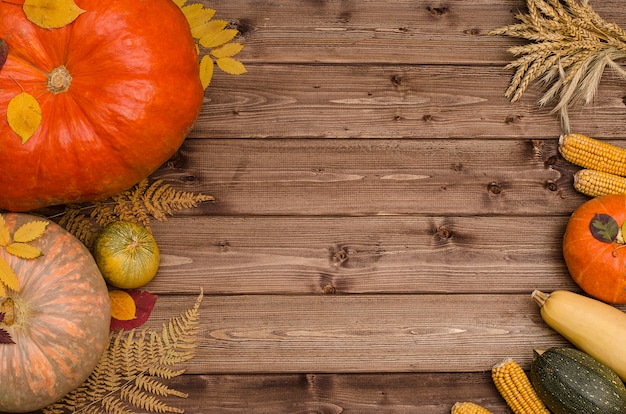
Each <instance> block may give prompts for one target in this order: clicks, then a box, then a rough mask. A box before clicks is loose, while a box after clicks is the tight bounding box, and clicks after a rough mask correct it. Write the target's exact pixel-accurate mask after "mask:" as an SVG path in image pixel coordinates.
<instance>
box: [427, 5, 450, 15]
mask: <svg viewBox="0 0 626 414" xmlns="http://www.w3.org/2000/svg"><path fill="white" fill-rule="evenodd" d="M426 10H428V13H430V14H431V15H433V16H435V17H441V16H443V15H444V14H446V13H448V12H449V11H450V9H449V8H448V7H447V6H441V7H432V6H428V7H427V8H426Z"/></svg>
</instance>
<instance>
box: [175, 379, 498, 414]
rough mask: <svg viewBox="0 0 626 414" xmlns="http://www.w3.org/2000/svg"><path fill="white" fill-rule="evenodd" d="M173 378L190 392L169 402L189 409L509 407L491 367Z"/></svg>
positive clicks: (417, 413) (421, 413) (442, 410)
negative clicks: (482, 370)
mask: <svg viewBox="0 0 626 414" xmlns="http://www.w3.org/2000/svg"><path fill="white" fill-rule="evenodd" d="M173 384H174V385H175V386H176V387H178V388H184V389H186V390H188V392H189V394H190V396H189V398H188V399H171V403H172V404H173V405H174V404H175V406H177V407H181V408H184V409H185V412H190V413H201V412H207V413H215V412H227V413H246V414H247V413H250V412H254V413H267V414H275V413H294V414H295V413H303V412H307V413H310V412H315V413H320V414H321V413H324V414H333V413H386V414H391V413H399V412H400V413H414V414H449V413H450V408H451V407H452V405H453V404H454V402H456V401H474V402H476V403H480V404H482V405H483V406H485V407H486V408H489V409H490V410H491V411H492V413H493V414H509V413H510V411H509V410H508V409H507V408H506V407H503V406H502V399H501V397H500V396H499V395H498V393H497V391H496V389H495V387H494V386H493V384H492V383H491V377H490V375H489V373H467V374H446V373H443V374H437V375H433V374H430V373H406V374H384V375H376V374H282V375H274V374H268V375H186V376H184V377H182V378H178V379H176V380H175V381H173ZM243 395H245V396H246V398H242V396H243Z"/></svg>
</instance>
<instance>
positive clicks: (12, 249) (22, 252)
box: [6, 243, 42, 260]
mask: <svg viewBox="0 0 626 414" xmlns="http://www.w3.org/2000/svg"><path fill="white" fill-rule="evenodd" d="M6 249H7V252H8V253H10V254H12V255H13V256H17V257H20V258H22V259H29V260H30V259H36V258H38V257H39V256H41V255H42V253H41V250H39V249H38V248H36V247H35V246H31V245H30V244H28V243H11V244H9V245H8V246H7V247H6Z"/></svg>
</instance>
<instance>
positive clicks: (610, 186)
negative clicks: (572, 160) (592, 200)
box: [574, 169, 626, 197]
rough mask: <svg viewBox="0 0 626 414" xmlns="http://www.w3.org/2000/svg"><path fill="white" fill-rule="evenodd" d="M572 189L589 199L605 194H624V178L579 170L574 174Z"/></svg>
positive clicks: (625, 190) (600, 172)
mask: <svg viewBox="0 0 626 414" xmlns="http://www.w3.org/2000/svg"><path fill="white" fill-rule="evenodd" d="M574 188H575V189H576V191H578V192H579V193H583V194H585V195H588V196H590V197H600V196H603V195H605V194H626V178H624V177H620V176H618V175H615V174H609V173H606V172H602V171H596V170H586V169H585V170H580V171H577V172H576V174H574Z"/></svg>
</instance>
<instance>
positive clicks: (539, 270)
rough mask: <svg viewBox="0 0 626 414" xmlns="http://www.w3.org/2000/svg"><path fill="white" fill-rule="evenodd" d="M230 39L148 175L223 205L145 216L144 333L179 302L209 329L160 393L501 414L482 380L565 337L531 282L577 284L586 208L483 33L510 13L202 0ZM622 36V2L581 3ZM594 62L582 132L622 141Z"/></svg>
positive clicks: (442, 6)
mask: <svg viewBox="0 0 626 414" xmlns="http://www.w3.org/2000/svg"><path fill="white" fill-rule="evenodd" d="M206 4H207V6H209V7H213V8H215V9H217V10H218V14H217V16H218V17H219V18H224V19H228V20H230V21H231V22H232V24H233V25H235V27H237V28H239V30H240V31H241V32H242V41H243V42H244V43H245V44H246V47H245V49H244V51H243V52H242V53H241V55H240V57H241V59H242V60H243V61H244V62H245V64H246V66H247V68H248V70H249V73H247V74H246V75H244V76H241V77H237V78H233V77H231V76H227V75H224V74H220V73H218V74H216V77H215V78H214V80H213V82H212V85H211V86H210V87H209V89H208V91H207V94H206V102H205V105H204V110H203V112H202V114H201V116H200V119H199V120H198V122H197V125H196V128H195V129H194V130H193V132H192V133H191V136H190V138H189V139H188V140H187V141H186V143H185V144H184V145H183V147H182V148H181V150H180V151H179V153H178V154H177V156H176V157H175V158H173V159H172V160H171V161H170V162H169V163H167V164H166V165H165V166H163V168H161V169H160V170H159V171H158V172H157V174H155V176H156V177H160V178H165V179H167V180H170V182H172V183H175V186H176V187H177V188H181V189H186V190H189V191H198V192H203V193H205V194H210V195H213V196H215V197H216V201H215V202H214V203H207V204H203V205H202V206H201V207H199V208H197V209H193V210H190V211H188V212H186V213H185V214H182V215H177V216H176V217H174V218H173V219H171V220H170V221H168V222H166V223H158V224H157V225H155V233H156V236H157V239H158V240H159V241H160V245H161V247H162V250H163V253H164V260H163V264H162V267H161V270H160V272H159V275H158V276H157V278H156V279H155V280H154V282H153V283H152V284H151V285H149V286H148V288H149V289H150V290H151V291H153V292H155V293H157V294H159V298H160V299H159V304H158V307H157V310H156V313H155V315H154V316H153V320H152V321H151V323H155V324H158V323H161V322H164V321H165V320H166V318H167V317H169V315H171V314H174V313H175V312H176V311H177V310H180V309H184V308H185V306H186V305H188V304H189V303H192V301H193V299H194V298H195V295H197V292H198V290H199V289H200V288H202V289H203V290H204V293H205V299H204V301H203V306H202V315H203V334H202V340H201V344H200V348H199V354H198V356H197V357H196V358H195V360H194V361H193V363H192V364H191V365H190V366H189V372H188V375H185V376H183V377H182V378H179V379H177V380H176V381H175V385H177V386H179V387H181V388H184V389H186V390H187V391H188V392H189V393H190V397H189V398H188V399H187V400H184V401H175V403H177V404H179V406H182V407H184V408H185V409H186V410H187V412H193V413H201V412H207V413H208V412H215V413H218V412H228V413H243V412H246V413H247V412H259V413H279V412H280V413H297V412H319V413H339V412H347V413H348V412H349V413H366V412H372V413H399V412H402V413H425V414H430V413H432V414H435V413H448V412H449V411H450V408H451V406H452V404H453V403H454V402H455V401H458V400H472V401H475V402H478V403H481V404H483V405H484V406H486V407H488V408H489V409H490V410H492V411H493V412H494V413H496V414H497V413H508V412H509V410H508V408H507V407H506V405H505V404H504V402H503V401H502V399H501V398H500V396H499V395H498V394H497V392H496V391H495V389H494V387H493V385H492V383H491V380H490V376H489V371H490V368H491V367H492V365H494V364H495V363H497V362H499V361H500V360H501V359H503V358H505V357H513V358H515V359H517V360H518V361H520V363H521V364H522V365H523V366H524V367H525V368H527V367H528V366H529V363H530V360H531V355H532V350H533V349H534V348H537V347H539V348H545V347H548V346H551V345H557V344H566V342H565V341H564V340H563V339H562V338H561V337H560V336H558V335H557V334H555V333H554V332H553V331H552V330H550V329H549V328H547V327H546V325H545V324H544V323H543V322H542V320H541V318H540V316H539V312H538V309H537V307H536V306H535V305H534V303H532V301H531V300H530V293H531V292H532V290H533V289H542V290H545V291H551V290H555V289H560V288H563V289H571V290H576V289H577V288H576V286H575V284H574V283H573V282H572V281H571V279H570V277H569V275H568V274H567V269H566V268H565V265H564V263H563V259H562V255H561V240H562V234H563V231H564V229H565V226H566V224H567V219H568V216H569V214H571V212H572V211H573V210H574V209H575V208H576V207H577V206H579V205H580V204H581V203H583V202H584V201H585V200H586V197H584V196H582V195H580V194H577V193H576V192H575V191H574V190H573V189H572V174H573V172H574V171H576V169H577V168H576V167H574V166H572V165H570V164H569V163H567V162H566V161H564V160H563V159H562V158H561V157H560V156H559V155H558V153H557V149H556V143H557V139H558V136H559V134H560V133H561V129H560V125H559V120H558V118H557V117H556V116H555V115H554V114H552V113H551V112H550V108H540V107H538V105H537V104H536V102H537V99H538V98H539V96H540V94H541V92H542V89H541V85H537V84H533V85H532V86H531V87H530V89H529V90H528V92H527V93H526V94H525V95H524V97H523V99H522V100H521V101H520V102H518V103H515V104H511V103H510V102H508V100H507V99H506V98H505V97H504V91H505V90H506V88H507V86H508V83H509V80H510V76H511V72H510V71H509V70H507V69H505V68H504V66H505V65H506V64H507V63H508V62H509V61H510V59H511V56H510V55H509V53H508V52H507V48H508V47H509V46H511V45H513V44H519V43H520V41H518V40H514V39H509V38H503V37H496V36H490V35H489V34H488V32H489V31H490V30H492V29H494V28H497V27H501V26H504V25H507V24H510V23H512V22H513V21H514V15H515V13H517V12H518V11H519V10H524V8H525V2H524V1H520V0H516V1H512V0H509V1H498V2H496V1H492V0H477V1H472V2H467V1H463V0H449V1H408V0H393V1H389V2H380V1H351V0H345V1H339V0H336V1H323V0H322V1H320V0H316V1H312V0H309V1H289V2H285V1H268V2H258V1H252V0H232V1H213V2H206ZM593 6H594V8H595V9H596V11H597V12H598V13H600V14H601V15H603V16H605V17H607V18H609V19H613V20H614V21H615V22H617V23H618V24H623V25H625V26H626V12H625V11H624V8H623V7H622V5H621V3H620V2H618V1H603V2H593ZM625 96H626V83H625V82H624V81H623V80H622V79H620V78H619V77H617V76H616V75H615V74H614V73H611V72H610V71H607V73H606V75H605V77H604V78H603V81H602V83H601V85H600V91H599V94H598V97H597V100H596V102H594V103H593V104H592V105H589V106H586V107H579V108H576V109H574V110H572V113H571V118H572V121H571V122H572V125H573V127H574V128H575V129H576V131H578V132H583V133H586V134H589V135H592V136H596V137H599V138H602V139H605V140H607V141H610V142H613V143H616V144H618V145H624V144H626V143H625V142H623V141H622V140H623V139H624V134H623V130H624V127H623V126H624V124H625V122H624V121H625V120H626V111H625V109H626V108H625V105H624V98H625Z"/></svg>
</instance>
